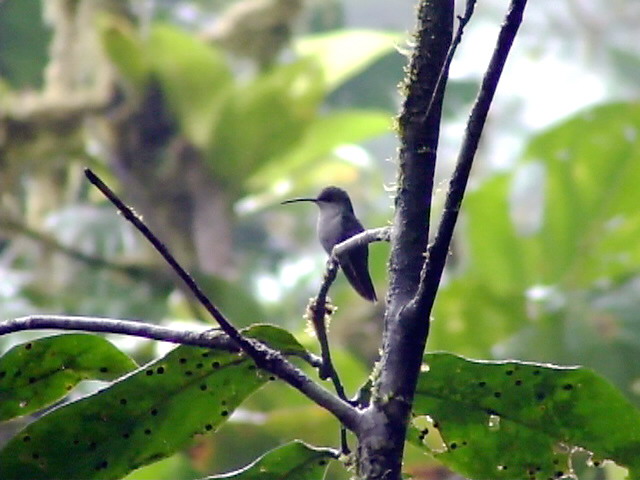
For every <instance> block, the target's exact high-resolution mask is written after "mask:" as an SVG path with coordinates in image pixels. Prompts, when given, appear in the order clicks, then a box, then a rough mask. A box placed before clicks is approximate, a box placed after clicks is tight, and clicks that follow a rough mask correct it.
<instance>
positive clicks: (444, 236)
mask: <svg viewBox="0 0 640 480" xmlns="http://www.w3.org/2000/svg"><path fill="white" fill-rule="evenodd" d="M526 4H527V0H512V1H511V4H510V5H509V10H508V12H507V15H506V17H505V21H504V23H503V24H502V28H501V29H500V33H499V35H498V41H497V43H496V48H495V49H494V51H493V55H492V56H491V60H490V61H489V67H488V68H487V71H486V73H485V75H484V77H483V79H482V83H481V85H480V90H479V92H478V96H477V97H476V101H475V103H474V105H473V108H472V109H471V115H470V116H469V121H468V122H467V127H466V130H465V135H464V138H463V140H462V146H461V148H460V153H459V155H458V160H457V163H456V168H455V170H454V172H453V175H452V176H451V180H450V181H449V191H448V192H447V198H446V200H445V206H444V212H443V214H442V219H441V220H440V224H439V226H438V232H437V234H436V238H435V240H434V242H433V244H432V245H431V246H430V247H429V250H428V252H427V258H426V260H425V264H424V267H423V269H422V273H421V279H420V288H419V290H418V293H417V294H416V302H415V303H416V307H417V308H418V310H421V311H422V310H426V311H429V312H430V311H431V307H432V306H433V302H434V300H435V296H436V292H437V290H438V286H439V284H440V279H441V277H442V272H443V270H444V265H445V263H446V259H447V256H448V251H449V246H450V245H451V239H452V237H453V230H454V227H455V225H456V221H457V219H458V213H459V211H460V206H461V204H462V199H463V198H464V193H465V190H466V187H467V182H468V180H469V174H470V172H471V166H472V165H473V160H474V157H475V154H476V151H477V150H478V144H479V143H480V137H481V135H482V130H483V128H484V124H485V121H486V119H487V115H488V113H489V107H490V106H491V102H492V100H493V96H494V94H495V92H496V88H497V87H498V81H499V80H500V76H501V75H502V70H503V68H504V65H505V63H506V61H507V57H508V55H509V51H510V50H511V46H512V45H513V41H514V39H515V36H516V34H517V32H518V28H519V27H520V24H521V22H522V15H523V13H524V8H525V6H526Z"/></svg>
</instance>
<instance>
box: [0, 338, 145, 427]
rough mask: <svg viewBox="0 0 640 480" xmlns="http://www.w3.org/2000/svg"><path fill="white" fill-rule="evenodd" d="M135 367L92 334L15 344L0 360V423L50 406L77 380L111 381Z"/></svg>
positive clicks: (110, 345)
mask: <svg viewBox="0 0 640 480" xmlns="http://www.w3.org/2000/svg"><path fill="white" fill-rule="evenodd" d="M136 367H137V365H136V364H135V362H134V361H133V360H131V359H130V358H129V357H128V356H127V355H125V354H124V353H122V352H121V351H120V350H118V349H117V348H116V347H115V346H113V344H111V343H110V342H109V341H107V340H105V339H104V338H102V337H98V336H96V335H86V334H68V335H57V336H52V337H46V338H42V339H39V340H33V341H31V342H27V343H23V344H21V345H16V346H15V347H13V348H11V349H10V350H9V351H8V352H6V353H5V354H4V355H3V356H2V357H0V421H1V420H7V419H10V418H13V417H18V416H21V415H26V414H27V413H31V412H34V411H36V410H39V409H41V408H44V407H46V406H47V405H51V404H52V403H53V402H55V401H57V400H60V399H61V398H62V397H64V396H65V395H66V394H67V393H69V391H70V390H71V389H72V388H73V387H74V386H76V385H77V383H78V382H79V381H81V380H84V379H96V380H113V379H115V378H117V377H119V376H121V375H124V374H125V373H128V372H130V371H131V370H133V369H134V368H136Z"/></svg>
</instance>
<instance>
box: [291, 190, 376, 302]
mask: <svg viewBox="0 0 640 480" xmlns="http://www.w3.org/2000/svg"><path fill="white" fill-rule="evenodd" d="M294 202H313V203H315V204H316V205H317V206H318V207H320V215H319V216H318V238H319V240H320V244H322V247H323V248H324V250H325V251H326V252H327V253H328V254H331V251H332V250H333V247H334V246H335V245H337V244H339V243H341V242H343V241H345V240H346V239H348V238H351V237H353V236H354V235H356V234H358V233H360V232H362V231H364V228H363V227H362V224H361V223H360V221H359V220H358V219H357V218H356V215H355V213H354V212H353V205H351V199H350V198H349V195H348V194H347V192H345V191H344V190H342V189H341V188H338V187H326V188H323V189H322V191H321V192H320V194H319V195H318V197H317V198H294V199H291V200H286V201H284V202H282V204H283V205H284V204H287V203H294ZM368 260H369V247H368V246H367V245H362V246H358V247H355V248H352V249H350V250H349V251H347V252H345V253H344V254H343V255H340V258H339V259H338V262H339V263H340V268H342V271H343V272H344V274H345V276H346V277H347V280H349V283H350V284H351V286H352V287H353V288H354V289H355V290H356V292H358V293H359V294H360V296H362V297H363V298H365V299H366V300H369V301H370V302H375V301H376V300H377V299H378V298H377V297H376V291H375V289H374V288H373V283H372V282H371V277H370V276H369V265H368Z"/></svg>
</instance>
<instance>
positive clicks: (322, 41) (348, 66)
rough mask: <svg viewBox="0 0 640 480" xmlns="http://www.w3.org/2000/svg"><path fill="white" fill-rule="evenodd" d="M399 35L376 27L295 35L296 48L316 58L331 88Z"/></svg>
mask: <svg viewBox="0 0 640 480" xmlns="http://www.w3.org/2000/svg"><path fill="white" fill-rule="evenodd" d="M401 38H402V36H401V35H399V34H397V33H385V32H380V31H378V30H357V29H353V30H339V31H334V32H328V33H320V34H316V35H309V36H306V37H304V38H301V39H298V40H297V41H296V42H295V50H296V51H297V52H298V54H300V55H302V56H304V57H308V58H313V59H315V60H316V61H317V62H318V64H319V65H320V66H321V68H322V78H323V80H324V84H325V86H326V88H327V91H328V92H330V91H332V90H334V89H335V88H336V87H338V86H340V85H341V84H343V83H344V82H346V81H347V80H349V79H350V78H352V77H354V76H355V75H357V74H358V73H360V72H361V71H362V70H364V69H365V68H366V67H368V66H369V65H371V64H372V63H373V62H375V61H376V60H377V59H379V58H380V57H382V56H383V55H385V54H386V53H389V52H391V51H392V50H393V49H394V48H395V45H396V43H397V42H399V41H400V40H401Z"/></svg>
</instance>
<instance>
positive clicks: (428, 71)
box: [388, 0, 454, 312]
mask: <svg viewBox="0 0 640 480" xmlns="http://www.w3.org/2000/svg"><path fill="white" fill-rule="evenodd" d="M453 4H454V2H453V0H447V1H436V0H424V1H422V2H421V4H420V10H419V12H418V27H417V31H416V33H415V42H416V46H415V49H414V52H413V54H412V56H411V59H410V63H409V67H408V72H407V75H406V78H405V81H404V86H403V89H404V90H405V94H406V98H405V101H404V105H403V106H402V112H401V114H400V116H399V118H398V129H399V135H400V140H401V145H400V153H399V166H398V178H397V183H398V184H397V192H396V198H395V211H396V214H395V218H394V225H393V227H394V228H393V232H392V239H391V241H392V249H391V259H390V264H389V275H390V278H389V295H388V301H389V302H390V305H389V307H390V310H391V312H394V311H396V310H397V307H399V306H401V305H402V304H404V303H406V302H407V301H409V299H411V298H412V297H413V296H414V295H415V293H416V290H417V287H418V283H419V278H420V269H421V266H422V264H423V263H424V253H425V252H426V249H427V242H428V237H429V217H430V210H431V193H432V191H433V179H434V172H435V165H436V151H437V148H438V137H439V134H440V116H441V110H442V98H443V94H444V85H445V83H446V77H447V72H444V74H443V80H444V81H441V82H438V76H439V75H438V74H439V72H440V71H441V70H442V66H443V65H444V63H445V58H446V54H447V51H448V49H449V45H450V43H451V35H452V23H453ZM438 83H439V87H437V85H438ZM436 88H437V90H436ZM429 107H430V108H429ZM427 110H429V112H428V114H426V115H425V112H427Z"/></svg>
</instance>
